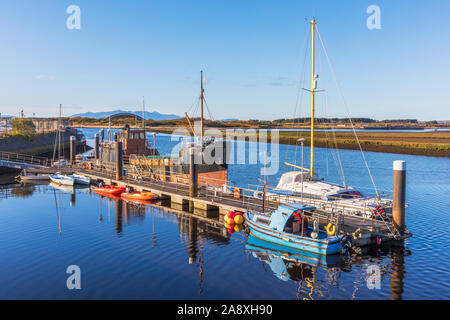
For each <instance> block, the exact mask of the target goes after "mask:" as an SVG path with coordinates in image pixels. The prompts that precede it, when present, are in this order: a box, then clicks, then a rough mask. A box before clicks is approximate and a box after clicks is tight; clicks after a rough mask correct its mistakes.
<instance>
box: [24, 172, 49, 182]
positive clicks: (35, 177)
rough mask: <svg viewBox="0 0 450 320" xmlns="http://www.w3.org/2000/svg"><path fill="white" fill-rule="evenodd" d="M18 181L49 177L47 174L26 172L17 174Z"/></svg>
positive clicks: (39, 179) (42, 179)
mask: <svg viewBox="0 0 450 320" xmlns="http://www.w3.org/2000/svg"><path fill="white" fill-rule="evenodd" d="M17 178H18V179H20V181H48V180H50V177H49V175H48V174H28V175H19V176H17Z"/></svg>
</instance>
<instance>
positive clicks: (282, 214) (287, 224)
mask: <svg viewBox="0 0 450 320" xmlns="http://www.w3.org/2000/svg"><path fill="white" fill-rule="evenodd" d="M315 209H316V208H315V207H313V206H308V205H305V204H303V203H299V202H296V203H286V204H282V205H280V206H279V207H278V209H277V210H275V211H273V212H272V213H271V216H270V218H269V217H267V218H266V217H264V216H257V217H256V220H255V222H256V223H260V224H264V225H266V226H267V227H268V228H270V229H272V230H275V231H278V232H288V233H293V234H300V233H301V231H302V225H303V228H304V229H306V228H307V225H308V221H309V217H310V216H311V211H314V210H315ZM305 217H308V218H305Z"/></svg>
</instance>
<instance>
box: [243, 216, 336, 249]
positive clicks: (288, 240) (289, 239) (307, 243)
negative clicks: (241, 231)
mask: <svg viewBox="0 0 450 320" xmlns="http://www.w3.org/2000/svg"><path fill="white" fill-rule="evenodd" d="M247 226H248V227H249V228H250V232H251V234H252V235H253V236H255V237H257V238H259V239H261V240H264V241H268V242H272V243H275V244H277V245H281V246H284V247H288V248H292V249H296V250H303V251H308V252H312V253H316V254H320V255H324V256H327V255H333V254H338V253H340V252H342V244H341V241H340V237H334V239H333V240H331V241H330V240H327V239H313V238H309V237H301V236H295V235H290V234H287V233H279V232H273V231H271V230H269V229H266V228H262V227H260V226H258V225H257V224H256V223H254V222H251V221H247Z"/></svg>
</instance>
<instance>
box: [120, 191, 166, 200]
mask: <svg viewBox="0 0 450 320" xmlns="http://www.w3.org/2000/svg"><path fill="white" fill-rule="evenodd" d="M121 197H122V199H125V200H132V201H133V200H136V201H152V200H156V199H158V195H156V194H154V193H153V192H140V191H130V192H124V193H122V195H121Z"/></svg>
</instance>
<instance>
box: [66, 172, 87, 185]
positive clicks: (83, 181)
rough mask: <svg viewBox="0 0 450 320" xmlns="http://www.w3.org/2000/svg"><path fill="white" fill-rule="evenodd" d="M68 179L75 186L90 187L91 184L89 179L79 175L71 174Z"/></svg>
mask: <svg viewBox="0 0 450 320" xmlns="http://www.w3.org/2000/svg"><path fill="white" fill-rule="evenodd" d="M68 177H69V178H72V179H73V180H74V182H75V183H76V184H82V185H90V184H91V178H89V177H85V176H82V175H79V174H71V175H69V176H68Z"/></svg>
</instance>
